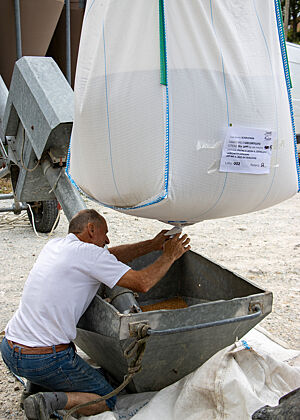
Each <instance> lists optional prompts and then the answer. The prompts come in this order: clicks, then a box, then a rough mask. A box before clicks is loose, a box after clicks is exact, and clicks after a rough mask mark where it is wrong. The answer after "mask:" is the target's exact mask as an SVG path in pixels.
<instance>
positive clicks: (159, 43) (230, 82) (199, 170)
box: [68, 0, 298, 224]
mask: <svg viewBox="0 0 300 420" xmlns="http://www.w3.org/2000/svg"><path fill="white" fill-rule="evenodd" d="M279 3H280V2H279V1H277V0H276V1H274V0H264V1H260V0H235V1H234V2H232V0H222V1H219V0H189V1H186V0H103V1H94V0H90V1H88V2H87V6H86V12H85V18H84V24H83V30H82V36H81V41H80V50H79V58H78V64H77V74H76V82H75V120H74V129H73V133H72V139H71V149H70V156H71V157H70V163H69V164H68V167H69V172H70V174H71V176H72V178H73V179H74V180H75V182H76V183H77V185H78V186H79V187H80V188H81V190H83V191H84V192H85V193H86V194H87V195H89V196H90V197H92V198H94V199H96V200H97V201H99V202H101V203H103V204H105V205H107V206H110V207H113V208H117V209H118V210H120V211H123V212H125V213H127V214H131V215H137V216H142V217H148V218H154V219H158V220H161V221H164V222H168V223H171V224H177V223H178V224H188V223H195V222H197V221H201V220H204V219H211V218H219V217H225V216H232V215H236V214H241V213H247V212H252V211H256V210H260V209H263V208H265V207H268V206H271V205H274V204H276V203H279V202H280V201H282V200H285V199H287V198H289V197H291V196H292V195H293V194H295V193H296V191H297V188H298V177H297V169H298V168H297V164H296V159H295V144H294V137H293V129H292V120H291V108H290V106H291V105H290V101H289V95H288V89H287V83H288V75H285V72H284V65H283V56H282V52H285V47H284V41H283V39H282V41H283V44H281V43H280V39H279V36H278V27H279V29H280V28H281V26H280V25H281V21H280V13H279V8H278V7H279ZM160 12H161V13H160ZM160 17H161V21H160ZM160 23H161V24H160ZM283 55H284V54H283ZM284 57H285V56H284ZM164 70H165V72H164ZM161 81H162V83H165V84H161ZM232 130H234V131H232ZM227 134H228V135H231V143H229V145H228V148H227V149H226V150H225V151H224V153H225V154H224V156H226V158H225V157H224V158H223V162H222V161H221V156H222V148H223V145H224V142H225V138H226V135H227ZM266 142H267V143H268V142H269V143H268V144H267V143H266ZM271 146H272V150H271ZM220 164H222V171H220ZM241 172H243V173H241Z"/></svg>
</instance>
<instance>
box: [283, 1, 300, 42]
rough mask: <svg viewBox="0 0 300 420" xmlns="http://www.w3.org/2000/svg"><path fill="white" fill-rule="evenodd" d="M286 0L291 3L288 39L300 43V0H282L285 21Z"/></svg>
mask: <svg viewBox="0 0 300 420" xmlns="http://www.w3.org/2000/svg"><path fill="white" fill-rule="evenodd" d="M286 1H289V3H290V6H289V18H288V25H287V26H288V34H287V40H288V41H289V42H294V43H298V44H300V0H281V8H282V11H283V21H284V20H285V16H284V11H285V5H286Z"/></svg>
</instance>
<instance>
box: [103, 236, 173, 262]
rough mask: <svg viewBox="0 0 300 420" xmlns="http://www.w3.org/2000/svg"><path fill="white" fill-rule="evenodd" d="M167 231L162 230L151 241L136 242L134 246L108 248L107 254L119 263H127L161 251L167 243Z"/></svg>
mask: <svg viewBox="0 0 300 420" xmlns="http://www.w3.org/2000/svg"><path fill="white" fill-rule="evenodd" d="M166 232H167V230H162V231H161V232H159V234H158V235H156V236H155V238H153V239H149V240H148V241H143V242H137V243H135V244H128V245H120V246H114V247H112V248H109V249H108V250H109V252H110V253H111V254H113V255H114V256H115V257H116V258H117V259H118V260H119V261H121V262H123V263H127V262H129V261H132V260H134V259H135V258H138V257H141V256H142V255H146V254H149V252H152V251H158V250H161V249H162V246H163V244H164V243H165V241H167V239H168V237H167V236H165V233H166Z"/></svg>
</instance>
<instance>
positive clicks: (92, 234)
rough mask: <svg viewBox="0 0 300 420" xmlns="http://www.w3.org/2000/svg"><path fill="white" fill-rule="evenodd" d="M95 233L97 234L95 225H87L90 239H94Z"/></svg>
mask: <svg viewBox="0 0 300 420" xmlns="http://www.w3.org/2000/svg"><path fill="white" fill-rule="evenodd" d="M94 232H95V225H94V223H91V222H89V223H88V224H87V233H88V235H89V237H90V238H93V237H94Z"/></svg>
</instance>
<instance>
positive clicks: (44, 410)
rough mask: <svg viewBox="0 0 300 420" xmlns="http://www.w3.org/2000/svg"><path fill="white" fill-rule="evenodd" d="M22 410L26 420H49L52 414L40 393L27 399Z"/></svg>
mask: <svg viewBox="0 0 300 420" xmlns="http://www.w3.org/2000/svg"><path fill="white" fill-rule="evenodd" d="M24 410H25V414H26V417H27V419H28V420H49V419H50V415H51V414H52V412H53V411H52V410H51V409H50V407H49V404H47V402H46V400H45V397H44V395H43V393H42V392H39V393H38V394H34V395H30V396H29V397H27V398H26V399H25V401H24Z"/></svg>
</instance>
